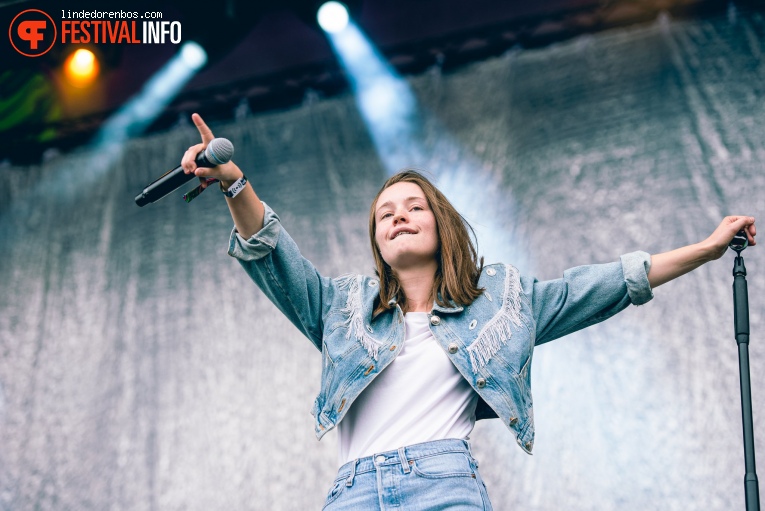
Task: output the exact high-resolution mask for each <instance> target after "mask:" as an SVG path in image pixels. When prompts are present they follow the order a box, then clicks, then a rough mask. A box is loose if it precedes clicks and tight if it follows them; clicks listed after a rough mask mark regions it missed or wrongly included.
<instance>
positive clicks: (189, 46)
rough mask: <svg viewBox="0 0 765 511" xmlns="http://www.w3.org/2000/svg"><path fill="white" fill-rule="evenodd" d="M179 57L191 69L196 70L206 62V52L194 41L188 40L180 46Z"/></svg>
mask: <svg viewBox="0 0 765 511" xmlns="http://www.w3.org/2000/svg"><path fill="white" fill-rule="evenodd" d="M181 59H183V62H185V63H186V65H187V66H189V67H190V68H191V69H193V70H197V69H199V68H201V67H202V66H204V65H205V62H207V52H205V50H204V48H202V47H201V46H200V45H198V44H197V43H195V42H194V41H189V42H187V43H186V44H184V45H183V46H182V47H181Z"/></svg>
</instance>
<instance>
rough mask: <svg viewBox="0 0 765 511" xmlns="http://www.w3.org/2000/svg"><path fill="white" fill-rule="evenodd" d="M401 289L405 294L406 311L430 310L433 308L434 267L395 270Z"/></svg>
mask: <svg viewBox="0 0 765 511" xmlns="http://www.w3.org/2000/svg"><path fill="white" fill-rule="evenodd" d="M396 277H397V278H398V282H399V284H401V290H402V291H403V293H404V296H406V311H407V312H430V310H431V309H432V308H433V297H432V292H433V282H434V281H435V279H436V272H435V268H418V269H411V270H400V271H397V272H396Z"/></svg>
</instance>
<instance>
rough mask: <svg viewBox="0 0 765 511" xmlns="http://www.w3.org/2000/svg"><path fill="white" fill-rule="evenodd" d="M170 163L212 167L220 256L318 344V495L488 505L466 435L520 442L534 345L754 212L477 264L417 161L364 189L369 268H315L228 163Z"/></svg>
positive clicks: (205, 175)
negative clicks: (659, 248) (553, 267)
mask: <svg viewBox="0 0 765 511" xmlns="http://www.w3.org/2000/svg"><path fill="white" fill-rule="evenodd" d="M192 120H193V121H194V124H195V125H196V126H197V128H198V129H199V133H200V135H201V137H202V143H201V144H198V145H195V146H193V147H191V148H189V149H188V151H186V153H185V155H184V156H183V160H182V163H181V165H182V166H183V169H184V172H186V173H188V174H193V175H195V176H197V177H199V178H200V180H201V181H202V186H206V184H205V183H206V182H207V179H209V178H216V179H218V180H220V188H221V190H222V191H223V192H224V194H225V195H226V202H227V203H228V207H229V209H230V211H231V216H232V217H233V220H234V224H235V227H234V230H233V232H232V234H231V240H230V245H229V254H230V255H232V256H233V257H235V258H237V259H238V260H239V262H240V263H241V264H242V266H243V267H244V269H245V271H246V272H247V273H248V275H249V276H250V277H251V278H252V279H253V280H254V281H255V283H256V284H257V285H258V286H259V287H260V289H261V290H262V291H263V292H264V293H265V294H266V295H267V296H268V297H269V299H270V300H271V301H273V303H274V304H275V305H276V306H277V307H278V308H279V310H281V311H282V313H284V315H285V316H287V318H289V320H290V321H291V322H292V323H293V324H294V325H295V326H296V327H297V328H298V329H299V330H300V331H301V332H302V333H303V334H304V335H305V336H306V337H308V339H309V340H310V341H311V342H312V343H313V344H314V345H315V346H316V348H318V349H319V350H321V351H322V357H323V361H324V364H323V373H322V384H321V389H322V390H321V393H320V394H319V395H318V397H317V398H316V401H315V403H314V408H313V415H314V417H315V419H316V420H315V430H316V435H317V437H319V438H321V437H322V436H323V435H324V434H326V433H327V432H328V431H329V430H331V429H333V428H334V427H336V426H337V427H338V433H339V443H340V465H341V466H340V469H339V471H338V474H337V477H336V479H335V480H334V483H333V485H332V487H331V489H330V491H329V493H328V495H327V498H326V502H325V504H324V509H327V510H336V511H346V510H362V509H363V510H373V509H388V508H389V507H398V508H400V509H406V510H442V509H466V510H467V509H476V510H477V509H483V510H487V509H492V506H491V503H490V501H489V497H488V495H487V492H486V487H485V485H484V484H483V481H482V479H481V476H480V474H479V471H478V463H477V462H476V460H475V459H474V458H473V455H472V453H471V451H470V445H469V444H468V442H467V438H468V435H469V434H470V432H471V431H472V429H473V426H474V425H475V421H476V420H480V419H489V418H498V419H499V420H501V421H502V423H503V424H504V425H505V426H506V427H507V429H508V430H509V434H512V435H513V436H514V437H515V438H516V441H517V442H518V445H520V447H521V449H523V450H524V451H526V452H527V453H531V450H532V448H533V446H534V421H533V413H532V405H531V391H530V373H529V368H530V365H531V358H532V351H533V348H534V346H535V345H537V344H541V343H545V342H548V341H551V340H553V339H556V338H558V337H562V336H564V335H567V334H569V333H571V332H574V331H576V330H579V329H582V328H585V327H587V326H590V325H592V324H595V323H598V322H600V321H603V320H605V319H607V318H609V317H611V316H613V315H614V314H616V313H617V312H619V311H621V310H623V309H625V308H626V307H627V306H628V305H630V304H633V305H641V304H644V303H646V302H648V301H649V300H651V298H652V297H653V293H652V289H653V288H654V287H656V286H659V285H661V284H663V283H665V282H668V281H670V280H672V279H675V278H677V277H679V276H681V275H683V274H685V273H687V272H689V271H692V270H694V269H695V268H697V267H699V266H701V265H702V264H704V263H706V262H708V261H712V260H714V259H718V258H720V257H721V256H722V255H723V253H724V252H725V251H726V250H727V247H728V243H729V242H730V241H731V240H732V239H733V237H734V236H735V235H736V233H737V232H738V231H739V230H741V229H744V230H745V231H746V233H747V238H748V241H749V244H750V245H755V239H754V237H755V235H756V230H755V225H754V218H752V217H749V216H729V217H726V218H724V219H723V220H722V222H721V223H720V224H719V226H718V227H717V228H716V229H715V230H714V232H712V234H711V235H710V236H709V237H708V238H706V239H705V240H703V241H701V242H699V243H696V244H693V245H688V246H686V247H682V248H678V249H676V250H672V251H670V252H666V253H662V254H655V255H649V254H648V253H646V252H633V253H629V254H625V255H622V256H621V257H620V258H619V260H618V261H615V262H612V263H608V264H598V265H589V266H580V267H576V268H571V269H569V270H566V271H565V272H563V277H562V278H560V279H557V280H552V281H546V282H540V281H537V280H536V279H534V278H532V277H527V276H524V275H520V274H519V272H518V270H516V269H515V268H514V267H513V266H510V265H508V264H489V265H484V264H483V258H480V257H479V256H478V254H477V253H476V249H475V246H474V244H473V242H472V240H471V236H470V233H471V231H472V229H471V227H470V226H469V225H468V224H467V223H466V222H465V221H464V219H463V218H462V217H461V216H460V214H459V213H458V212H457V211H456V210H455V209H454V207H453V206H452V205H451V204H450V203H449V201H448V200H447V199H446V197H445V196H444V195H443V194H442V193H441V192H440V191H439V190H438V189H437V188H435V187H434V186H433V185H432V184H431V183H430V182H429V181H428V180H427V179H426V178H425V177H424V176H422V175H421V174H419V173H417V172H414V171H411V170H405V171H403V172H400V173H399V174H396V175H395V176H393V177H391V178H390V179H388V180H387V181H386V182H385V184H384V185H383V186H382V188H381V189H380V191H379V192H378V194H377V196H376V197H375V198H374V199H373V200H372V204H371V207H370V211H369V240H370V244H371V248H372V254H373V256H374V260H375V264H376V276H374V277H369V276H364V275H343V276H341V277H337V278H328V277H325V276H323V275H320V274H319V272H318V271H317V270H316V268H315V267H314V266H313V265H312V264H311V262H310V261H308V260H306V259H305V258H303V257H302V256H301V254H300V252H299V250H298V247H297V246H296V245H295V242H294V241H293V240H292V239H291V238H290V236H289V234H287V231H286V230H285V229H284V227H283V226H282V225H281V223H280V221H279V217H278V216H277V215H276V214H275V213H274V212H273V211H272V210H271V209H270V208H269V207H268V206H267V205H266V204H265V203H263V202H261V201H260V200H259V198H258V196H257V195H256V193H255V190H254V189H253V187H252V184H251V183H250V182H247V180H246V178H245V177H244V174H243V173H242V171H241V170H240V169H239V167H237V166H236V164H235V163H233V162H227V163H225V164H223V165H219V166H217V167H214V168H199V167H198V166H197V164H196V163H195V157H196V156H197V154H199V153H200V152H201V151H202V150H204V149H205V147H206V145H207V144H208V143H210V141H211V140H212V139H213V135H212V133H211V132H210V129H209V128H208V127H207V126H206V125H205V123H204V121H203V120H202V118H201V117H200V116H199V115H197V114H194V115H193V116H192Z"/></svg>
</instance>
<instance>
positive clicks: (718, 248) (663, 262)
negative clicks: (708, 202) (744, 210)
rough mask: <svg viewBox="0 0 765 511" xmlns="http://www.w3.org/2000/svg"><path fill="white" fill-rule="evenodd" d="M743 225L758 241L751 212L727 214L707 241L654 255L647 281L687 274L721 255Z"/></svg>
mask: <svg viewBox="0 0 765 511" xmlns="http://www.w3.org/2000/svg"><path fill="white" fill-rule="evenodd" d="M741 229H744V230H745V231H746V233H747V238H748V239H749V244H750V245H755V244H756V242H755V241H754V237H755V235H756V234H757V231H756V229H755V227H754V218H753V217H751V216H728V217H725V218H724V219H723V221H722V222H721V223H720V225H719V226H717V229H715V231H714V232H713V233H712V234H711V235H710V236H709V237H708V238H707V239H705V240H704V241H702V242H700V243H696V244H693V245H688V246H686V247H682V248H678V249H676V250H672V251H670V252H664V253H662V254H656V255H652V256H651V269H650V270H649V272H648V282H649V283H650V284H651V288H654V287H656V286H660V285H662V284H664V283H665V282H669V281H670V280H672V279H675V278H677V277H679V276H680V275H685V274H686V273H688V272H689V271H692V270H695V269H696V268H698V267H699V266H701V265H702V264H704V263H707V262H709V261H714V260H715V259H719V258H720V257H722V255H723V254H724V253H725V250H726V249H727V248H728V243H730V242H731V240H732V239H733V236H735V235H736V233H737V232H738V231H740V230H741Z"/></svg>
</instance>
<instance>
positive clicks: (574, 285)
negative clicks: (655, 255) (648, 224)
mask: <svg viewBox="0 0 765 511" xmlns="http://www.w3.org/2000/svg"><path fill="white" fill-rule="evenodd" d="M650 266H651V256H650V255H649V254H648V253H646V252H632V253H629V254H625V255H623V256H621V258H620V261H617V262H613V263H608V264H594V265H589V266H577V267H575V268H571V269H569V270H566V271H565V272H563V278H562V279H556V280H549V281H544V282H539V281H537V280H536V279H529V280H530V282H524V286H523V287H524V291H525V292H526V293H527V295H528V293H529V291H530V292H531V297H530V298H531V305H532V311H533V314H534V320H535V324H536V342H535V344H542V343H545V342H548V341H552V340H553V339H557V338H558V337H563V336H564V335H568V334H570V333H572V332H576V331H577V330H581V329H582V328H586V327H588V326H590V325H594V324H595V323H600V322H601V321H604V320H606V319H608V318H610V317H611V316H613V315H614V314H616V313H617V312H620V311H622V310H624V309H625V308H626V307H627V306H628V305H629V304H630V303H632V304H634V305H642V304H644V303H646V302H648V301H649V300H651V299H652V298H653V292H652V291H651V286H650V284H649V283H648V270H649V269H650Z"/></svg>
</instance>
